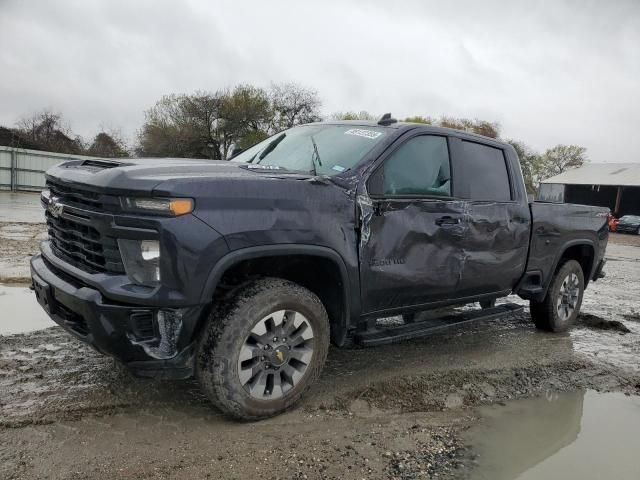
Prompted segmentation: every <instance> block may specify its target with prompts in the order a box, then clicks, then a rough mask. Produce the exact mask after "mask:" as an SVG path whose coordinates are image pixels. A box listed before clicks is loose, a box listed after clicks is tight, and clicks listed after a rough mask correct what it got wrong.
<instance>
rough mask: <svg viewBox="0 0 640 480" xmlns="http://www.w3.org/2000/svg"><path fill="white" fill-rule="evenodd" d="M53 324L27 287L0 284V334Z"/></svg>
mask: <svg viewBox="0 0 640 480" xmlns="http://www.w3.org/2000/svg"><path fill="white" fill-rule="evenodd" d="M54 325H55V323H54V322H53V320H51V319H50V318H49V317H48V316H47V314H46V313H44V310H43V309H42V307H40V305H39V304H38V302H37V301H36V296H35V295H34V294H33V292H32V291H31V290H29V289H28V288H27V287H8V286H6V285H0V335H12V334H14V333H26V332H32V331H34V330H40V329H42V328H48V327H53V326H54Z"/></svg>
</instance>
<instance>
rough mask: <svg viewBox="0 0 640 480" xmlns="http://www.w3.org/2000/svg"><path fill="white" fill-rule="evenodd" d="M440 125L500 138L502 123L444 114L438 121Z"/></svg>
mask: <svg viewBox="0 0 640 480" xmlns="http://www.w3.org/2000/svg"><path fill="white" fill-rule="evenodd" d="M438 125H440V126H441V127H446V128H454V129H456V130H464V131H466V132H471V133H477V134H478V135H484V136H485V137H490V138H498V137H499V136H500V124H499V123H497V122H488V121H486V120H478V119H474V120H470V119H468V118H454V117H447V116H443V117H441V118H440V120H439V121H438Z"/></svg>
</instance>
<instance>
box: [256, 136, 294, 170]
mask: <svg viewBox="0 0 640 480" xmlns="http://www.w3.org/2000/svg"><path fill="white" fill-rule="evenodd" d="M286 136H287V134H286V133H283V134H282V135H280V136H279V137H278V138H274V139H273V141H272V142H271V143H270V144H269V145H267V147H266V148H265V149H264V150H263V151H262V152H260V153H259V154H258V161H257V162H256V163H260V162H261V161H262V159H263V158H264V157H266V156H267V155H269V154H270V153H271V152H273V150H274V149H275V148H276V147H277V146H278V144H279V143H280V142H281V141H282V140H284V137H286ZM253 160H255V157H253V159H252V161H251V163H253Z"/></svg>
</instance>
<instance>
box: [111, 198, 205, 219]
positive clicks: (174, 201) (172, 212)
mask: <svg viewBox="0 0 640 480" xmlns="http://www.w3.org/2000/svg"><path fill="white" fill-rule="evenodd" d="M120 205H122V208H123V209H124V210H125V211H127V212H134V213H136V212H137V213H153V214H159V215H169V216H172V217H177V216H179V215H184V214H186V213H191V212H192V211H193V200H192V199H191V198H136V197H120Z"/></svg>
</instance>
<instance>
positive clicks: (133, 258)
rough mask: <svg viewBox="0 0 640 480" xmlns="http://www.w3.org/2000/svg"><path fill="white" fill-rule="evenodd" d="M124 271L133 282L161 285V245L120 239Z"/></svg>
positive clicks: (146, 241) (154, 242) (119, 244)
mask: <svg viewBox="0 0 640 480" xmlns="http://www.w3.org/2000/svg"><path fill="white" fill-rule="evenodd" d="M118 247H119V248H120V254H121V255H122V262H123V263H124V270H125V272H126V273H127V276H128V277H129V279H130V280H131V281H132V282H135V283H137V284H140V285H147V286H150V287H152V286H155V285H158V284H159V283H160V243H159V242H158V241H157V240H128V239H123V238H121V239H119V240H118Z"/></svg>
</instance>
